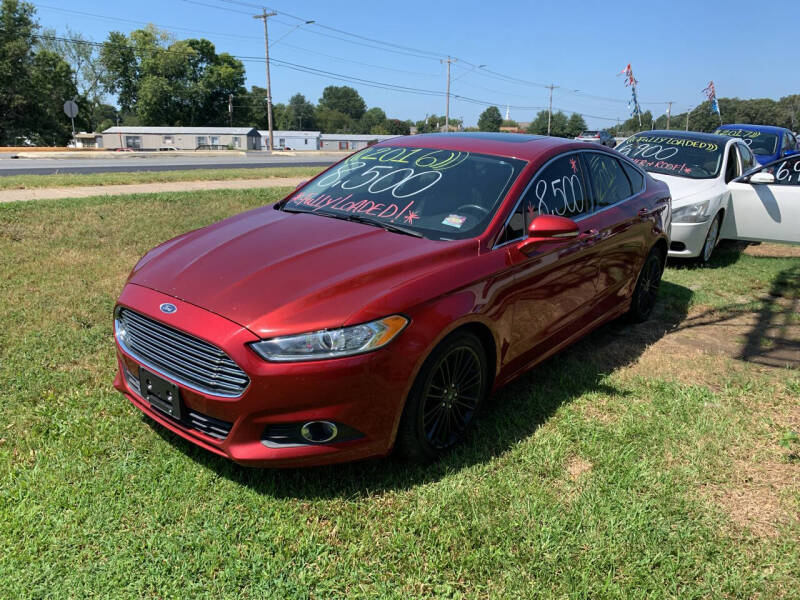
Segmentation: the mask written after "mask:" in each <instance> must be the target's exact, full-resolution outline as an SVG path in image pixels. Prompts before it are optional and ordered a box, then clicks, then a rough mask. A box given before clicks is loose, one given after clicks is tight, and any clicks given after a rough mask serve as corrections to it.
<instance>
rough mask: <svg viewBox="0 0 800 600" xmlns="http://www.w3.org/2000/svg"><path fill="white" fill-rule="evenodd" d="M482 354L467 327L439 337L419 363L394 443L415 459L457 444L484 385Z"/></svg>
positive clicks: (425, 458) (426, 458)
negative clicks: (426, 356) (437, 344)
mask: <svg viewBox="0 0 800 600" xmlns="http://www.w3.org/2000/svg"><path fill="white" fill-rule="evenodd" d="M486 362H487V361H486V355H485V352H484V350H483V347H482V346H481V343H480V341H479V340H478V339H477V338H476V337H475V336H474V335H472V334H471V333H468V332H456V333H455V334H453V335H451V336H449V337H448V338H446V339H445V340H444V341H442V343H441V344H439V346H437V347H436V349H435V350H434V351H433V352H432V353H431V355H430V356H429V357H428V359H427V360H426V361H425V364H424V365H423V366H422V369H420V372H419V374H418V375H417V379H416V380H415V382H414V386H413V387H412V390H411V393H410V394H409V397H408V401H407V402H406V407H405V409H404V411H403V417H402V420H401V423H400V428H399V430H398V433H397V444H396V445H397V449H398V451H399V452H400V453H401V454H402V455H404V456H405V457H407V458H411V459H413V460H416V461H419V462H428V461H430V460H434V459H436V458H438V457H439V456H441V455H442V454H444V453H445V452H447V451H448V450H449V449H450V448H452V447H453V446H455V445H457V444H458V443H459V442H460V441H461V440H462V439H463V438H464V436H465V434H466V433H467V431H468V430H469V428H470V426H471V425H472V423H473V421H474V419H475V415H476V413H477V411H478V409H479V407H480V405H481V403H482V401H483V398H484V396H485V395H486V392H487V389H488V372H487V365H486Z"/></svg>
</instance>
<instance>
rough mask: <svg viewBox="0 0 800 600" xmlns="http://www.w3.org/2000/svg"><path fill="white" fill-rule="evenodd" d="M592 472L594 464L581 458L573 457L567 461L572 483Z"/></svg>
mask: <svg viewBox="0 0 800 600" xmlns="http://www.w3.org/2000/svg"><path fill="white" fill-rule="evenodd" d="M591 470H592V463H590V462H589V461H588V460H585V459H583V458H581V457H580V456H573V457H572V458H570V459H569V460H568V461H567V475H569V478H570V481H572V482H576V481H578V479H580V477H581V475H583V474H584V473H588V472H589V471H591Z"/></svg>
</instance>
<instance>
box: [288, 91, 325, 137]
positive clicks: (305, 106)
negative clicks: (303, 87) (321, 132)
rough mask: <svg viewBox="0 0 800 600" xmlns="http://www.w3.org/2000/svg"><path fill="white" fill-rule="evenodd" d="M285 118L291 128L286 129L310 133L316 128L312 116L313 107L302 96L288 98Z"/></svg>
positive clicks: (314, 119) (296, 95)
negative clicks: (289, 122)
mask: <svg viewBox="0 0 800 600" xmlns="http://www.w3.org/2000/svg"><path fill="white" fill-rule="evenodd" d="M286 116H287V118H288V119H289V120H290V121H291V124H292V125H291V127H288V128H287V129H297V130H300V131H303V130H305V131H311V130H313V129H315V128H316V126H317V123H316V118H315V116H314V105H313V104H312V103H311V102H309V101H308V100H306V97H305V96H303V94H295V95H294V96H292V97H291V98H289V106H288V107H287V115H286Z"/></svg>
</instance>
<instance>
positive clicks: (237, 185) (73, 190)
mask: <svg viewBox="0 0 800 600" xmlns="http://www.w3.org/2000/svg"><path fill="white" fill-rule="evenodd" d="M307 179H308V177H268V178H263V179H230V180H226V181H171V182H162V183H135V184H124V185H102V186H99V185H95V186H88V185H87V186H76V187H61V188H33V189H27V190H3V191H0V202H19V201H24V200H52V199H60V198H88V197H90V196H121V195H125V194H153V193H159V192H191V191H201V190H241V189H251V188H267V187H295V186H296V185H297V184H299V183H301V182H302V181H306V180H307Z"/></svg>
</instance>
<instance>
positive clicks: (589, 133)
mask: <svg viewBox="0 0 800 600" xmlns="http://www.w3.org/2000/svg"><path fill="white" fill-rule="evenodd" d="M599 135H600V132H599V131H584V132H583V133H581V137H597V136H599Z"/></svg>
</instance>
